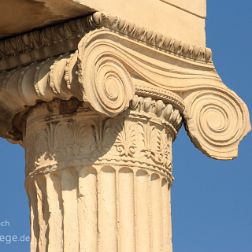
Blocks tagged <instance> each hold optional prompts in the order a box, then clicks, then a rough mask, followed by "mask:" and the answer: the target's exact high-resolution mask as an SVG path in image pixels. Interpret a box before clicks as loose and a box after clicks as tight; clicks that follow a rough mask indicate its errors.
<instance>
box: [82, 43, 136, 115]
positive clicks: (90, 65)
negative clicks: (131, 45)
mask: <svg viewBox="0 0 252 252" xmlns="http://www.w3.org/2000/svg"><path fill="white" fill-rule="evenodd" d="M99 49H100V48H99V46H97V47H96V46H95V45H94V46H93V45H92V43H91V45H87V44H85V41H83V43H82V42H80V46H79V62H80V63H79V81H80V83H81V84H82V85H83V88H84V93H83V96H84V97H83V99H84V101H86V102H88V103H89V104H90V106H91V107H92V108H93V109H94V110H96V111H97V112H100V113H101V114H104V115H106V116H109V117H113V116H116V115H118V114H119V113H121V112H122V111H124V110H126V109H127V108H128V107H129V103H130V101H131V100H132V98H133V96H134V93H135V89H134V85H133V82H132V77H131V76H130V74H129V72H128V71H127V69H126V68H125V66H124V65H123V64H122V62H121V61H120V60H119V59H118V58H117V57H115V56H114V55H113V53H112V52H109V51H106V48H105V53H104V51H103V52H101V51H100V50H99Z"/></svg>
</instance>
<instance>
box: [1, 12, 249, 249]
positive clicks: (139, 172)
mask: <svg viewBox="0 0 252 252" xmlns="http://www.w3.org/2000/svg"><path fill="white" fill-rule="evenodd" d="M182 124H184V125H185V127H186V129H187V132H188V135H189V137H190V138H191V141H192V142H193V143H194V144H195V146H196V147H197V148H199V149H200V150H201V151H202V152H203V153H205V154H206V155H208V156H210V157H212V158H215V159H233V158H234V157H236V156H237V152H238V145H239V143H240V141H241V140H242V138H243V137H244V136H245V135H246V134H247V133H248V131H249V130H250V121H249V113H248V109H247V107H246V105H245V104H244V103H243V101H242V100H241V99H240V98H239V97H238V96H237V95H236V94H235V93H234V92H233V91H231V90H230V89H228V88H227V87H226V86H225V85H224V84H223V82H222V80H221V78H220V77H219V75H218V73H217V72H216V70H215V67H214V65H213V62H212V55H211V50H210V49H208V48H204V47H202V46H198V45H192V44H189V43H186V42H182V41H180V40H176V39H174V38H172V37H168V36H166V35H162V34H159V33H155V32H153V31H150V30H148V29H146V28H143V27H140V26H137V25H135V24H133V23H130V22H128V21H125V20H123V19H120V18H118V17H115V16H111V15H106V14H103V13H101V12H95V13H93V14H91V15H88V16H86V17H82V18H77V19H73V20H70V21H65V22H64V23H62V24H57V25H53V26H50V27H45V28H43V29H40V30H35V31H31V32H28V33H24V34H21V35H18V36H15V37H11V38H6V39H5V40H2V41H0V135H1V136H2V137H4V138H7V139H9V140H10V141H11V142H14V143H20V144H21V145H22V146H23V147H24V148H25V151H26V187H27V193H28V195H29V201H30V209H31V218H30V220H31V251H33V252H35V251H39V252H45V251H48V252H63V251H69V252H70V251H71V252H75V251H76V252H77V251H83V252H84V251H86V252H95V251H99V252H101V251H103V252H104V251H111V252H116V251H122V252H123V251H125V252H133V251H135V252H158V251H159V252H171V251H172V228H171V205H170V186H171V184H172V181H173V176H172V142H173V141H174V140H175V138H176V135H177V133H178V130H179V128H180V127H181V125H182Z"/></svg>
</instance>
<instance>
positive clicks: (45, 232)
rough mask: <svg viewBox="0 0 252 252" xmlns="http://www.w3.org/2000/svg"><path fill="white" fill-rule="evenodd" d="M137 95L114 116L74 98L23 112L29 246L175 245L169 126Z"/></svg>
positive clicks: (47, 250)
mask: <svg viewBox="0 0 252 252" xmlns="http://www.w3.org/2000/svg"><path fill="white" fill-rule="evenodd" d="M135 101H137V103H136V104H135V105H134V106H133V107H132V108H131V109H129V110H128V111H126V112H124V113H123V114H121V115H120V116H117V117H116V118H111V119H107V118H103V117H101V116H100V115H98V114H97V113H95V112H91V111H90V110H89V109H87V108H85V106H83V104H80V103H79V102H76V101H75V100H71V101H68V102H63V101H54V102H52V103H48V104H46V103H42V104H40V105H38V106H37V107H35V108H34V109H33V110H31V111H30V112H29V113H28V116H27V123H26V129H25V148H26V162H27V167H26V172H27V178H26V185H27V192H28V195H29V200H30V209H31V251H32V252H34V251H36V252H37V251H39V252H61V251H65V252H68V251H69V252H78V251H80V252H81V251H83V252H96V251H97V252H104V251H110V252H116V251H120V252H171V251H172V239H171V232H172V230H171V205H170V185H171V182H172V175H171V144H172V134H174V132H172V125H169V122H166V126H165V125H163V124H162V123H161V120H160V118H158V116H157V114H155V113H154V112H153V111H152V113H151V112H150V111H149V110H148V109H147V110H146V109H144V108H145V107H144V99H139V98H138V97H136V98H135ZM153 104H155V101H153ZM164 105H165V104H164ZM168 107H169V108H171V105H168ZM144 110H145V111H144ZM169 113H170V114H169ZM169 113H167V116H169V118H173V117H174V116H173V117H172V115H173V114H174V113H177V112H176V110H174V109H172V108H171V109H170V111H169ZM167 116H166V117H167ZM175 119H176V120H177V123H179V122H178V121H179V118H175ZM173 120H174V119H173Z"/></svg>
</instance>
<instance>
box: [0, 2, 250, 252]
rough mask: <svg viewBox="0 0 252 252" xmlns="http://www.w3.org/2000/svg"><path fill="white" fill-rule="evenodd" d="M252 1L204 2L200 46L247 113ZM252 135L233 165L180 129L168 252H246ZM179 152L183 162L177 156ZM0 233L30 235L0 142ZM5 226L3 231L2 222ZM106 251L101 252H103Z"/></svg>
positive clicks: (18, 184)
mask: <svg viewBox="0 0 252 252" xmlns="http://www.w3.org/2000/svg"><path fill="white" fill-rule="evenodd" d="M251 10H252V2H251V1H250V0H243V1H234V0H231V1H230V0H221V1H220V0H209V1H208V18H207V26H206V30H207V46H208V47H210V48H212V50H213V58H214V63H215V65H216V68H217V69H218V72H219V74H220V75H221V77H222V79H223V81H224V82H225V83H226V84H227V85H228V86H229V87H230V88H231V89H233V90H234V91H235V92H237V94H238V95H239V96H240V97H242V99H243V100H244V101H245V102H246V103H247V105H248V107H249V109H250V111H252V87H251V85H252V80H251V73H252V62H251V60H252V50H251V45H252V30H251V26H252V14H251V13H252V12H251ZM251 149H252V134H249V135H248V136H247V137H246V138H245V139H244V140H243V142H242V143H241V145H240V149H239V157H238V159H236V160H233V161H216V160H212V159H210V158H208V157H206V156H205V155H203V154H202V153H201V152H200V151H198V150H197V149H196V148H195V147H194V146H193V145H192V143H191V142H190V140H189V138H188V137H187V135H186V133H185V131H184V129H181V131H180V133H179V135H178V137H177V140H176V141H175V143H174V146H173V171H174V177H175V181H174V184H173V188H172V218H173V245H174V252H251V251H252V197H251V195H252V169H251V167H252V151H251ZM181 153H183V156H182V155H181ZM0 157H1V171H2V173H1V174H2V176H1V177H0V199H1V204H0V235H1V234H4V235H7V234H11V235H18V236H19V235H29V210H28V202H27V198H26V194H25V190H24V152H23V150H22V148H21V147H20V146H18V145H11V144H9V143H7V142H6V141H5V140H2V139H1V140H0ZM5 220H7V221H8V222H9V225H8V226H6V227H4V226H3V225H1V222H3V221H5ZM0 251H1V252H2V251H3V252H9V251H10V252H17V251H18V252H28V251H29V243H28V242H18V243H13V244H10V245H6V244H3V243H2V242H0ZM104 252H105V251H104Z"/></svg>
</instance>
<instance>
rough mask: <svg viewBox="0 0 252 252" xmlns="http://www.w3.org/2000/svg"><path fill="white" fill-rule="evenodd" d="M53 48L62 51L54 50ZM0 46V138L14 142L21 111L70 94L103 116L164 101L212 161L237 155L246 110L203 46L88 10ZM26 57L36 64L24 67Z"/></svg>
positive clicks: (245, 127)
mask: <svg viewBox="0 0 252 252" xmlns="http://www.w3.org/2000/svg"><path fill="white" fill-rule="evenodd" d="M56 31H58V32H56ZM59 31H60V32H59ZM56 34H57V35H56ZM62 34H63V35H62ZM39 36H40V37H41V36H42V37H43V38H44V39H43V40H42V42H41V43H42V46H41V47H39V46H38V43H37V42H38V41H37V39H38V37H39ZM64 36H65V38H66V39H65V40H64V39H63V38H64ZM81 37H82V38H81ZM64 41H65V42H64ZM17 43H19V44H18V45H19V46H17V47H15V45H16V44H17ZM57 43H59V44H60V45H64V46H59V47H58V49H57V50H55V45H56V44H57ZM26 44H29V46H30V47H27V46H26ZM13 45H14V46H13ZM20 45H23V46H20ZM10 47H11V48H12V50H9V51H8V50H7V49H8V48H10ZM0 48H1V51H3V53H2V58H1V59H0V65H1V69H2V70H6V71H3V72H2V73H1V74H0V82H1V90H0V105H1V109H2V110H3V112H4V113H1V115H2V117H1V118H0V121H1V127H0V134H1V135H2V136H4V137H6V138H9V139H12V140H14V141H22V131H21V130H20V125H19V118H21V117H22V116H23V115H24V114H25V113H26V112H27V110H28V109H29V107H32V106H35V105H36V104H37V103H38V102H40V101H45V102H50V101H52V100H54V99H61V100H69V99H70V98H72V97H75V98H76V99H78V100H79V101H81V102H85V103H86V105H87V106H89V108H91V109H93V110H94V111H97V112H98V113H100V114H101V115H103V116H106V117H115V116H117V115H119V114H120V113H122V112H123V111H125V110H127V109H128V108H129V106H130V103H131V101H132V100H133V97H134V95H139V96H143V97H150V99H155V100H162V102H163V103H165V102H168V103H170V104H172V105H173V107H174V108H176V109H178V111H179V112H180V113H181V114H183V116H184V119H185V120H184V122H185V125H186V128H187V130H188V133H189V136H190V137H191V140H192V142H193V143H194V144H195V145H196V146H197V147H198V148H199V149H200V150H202V151H203V152H204V153H206V154H207V155H209V156H210V157H213V158H217V159H231V158H234V157H235V156H237V150H238V144H239V143H240V141H241V140H242V138H243V137H244V136H245V135H246V134H247V132H248V131H249V130H250V121H249V113H248V109H247V107H246V105H245V104H244V102H243V101H242V100H241V99H240V98H239V97H238V96H237V95H236V94H235V93H234V92H232V91H231V90H229V89H228V88H227V87H226V86H225V85H224V84H223V82H222V80H221V78H220V77H219V75H218V74H217V72H216V70H215V67H214V65H213V63H212V59H211V50H210V49H207V48H199V47H196V46H193V45H188V44H186V43H183V42H181V41H177V40H176V39H172V38H167V37H164V36H162V35H161V34H156V33H154V32H151V31H148V30H147V29H144V28H139V27H136V26H135V25H134V24H131V23H128V22H127V21H124V20H120V19H119V18H116V17H111V16H108V15H104V14H102V13H94V14H93V15H91V16H88V17H86V18H82V19H77V20H73V21H70V22H69V23H65V24H62V25H57V26H55V27H50V28H45V29H44V30H41V31H39V32H33V33H29V34H26V35H21V36H19V37H17V38H12V39H10V40H9V41H5V43H0ZM20 48H21V49H22V48H23V49H22V50H21V49H20ZM27 48H28V49H27ZM13 50H14V53H13V54H11V52H13ZM17 50H19V51H17ZM20 50H21V51H20ZM69 51H70V52H69ZM55 54H60V56H58V55H55ZM48 57H50V58H48ZM34 60H40V61H38V62H35V63H32V64H29V63H30V62H32V61H34ZM41 60H42V61H41ZM3 62H5V65H4V63H3ZM18 64H20V65H22V64H23V65H25V64H29V65H27V66H23V67H21V68H15V67H16V66H17V65H18ZM12 68H14V69H12ZM160 104H161V103H160Z"/></svg>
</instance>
